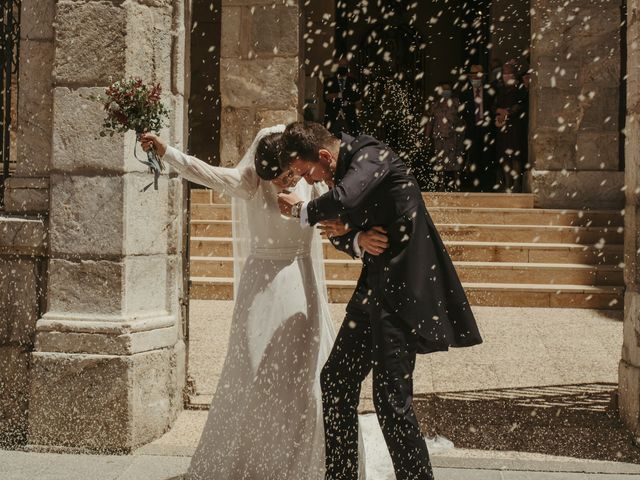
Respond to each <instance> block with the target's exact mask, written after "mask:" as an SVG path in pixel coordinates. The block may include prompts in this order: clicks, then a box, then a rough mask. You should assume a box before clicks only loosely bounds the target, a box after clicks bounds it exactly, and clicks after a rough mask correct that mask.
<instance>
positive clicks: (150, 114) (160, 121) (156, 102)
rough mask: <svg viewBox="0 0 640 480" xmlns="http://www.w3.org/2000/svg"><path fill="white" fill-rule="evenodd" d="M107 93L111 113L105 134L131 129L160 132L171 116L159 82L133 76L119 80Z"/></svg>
mask: <svg viewBox="0 0 640 480" xmlns="http://www.w3.org/2000/svg"><path fill="white" fill-rule="evenodd" d="M105 93H106V96H107V97H106V99H104V109H105V111H106V112H107V116H106V118H105V120H104V124H103V125H102V131H101V132H100V135H101V136H107V135H110V136H113V135H114V134H116V133H124V132H127V131H129V130H133V131H134V132H136V133H137V134H141V133H144V132H156V133H159V132H160V130H161V129H162V127H163V126H164V123H165V121H166V119H168V117H169V110H168V109H167V108H166V107H165V106H164V105H163V104H162V102H161V101H160V96H161V94H162V88H161V87H160V85H159V84H155V85H146V84H144V83H143V82H142V80H141V79H140V78H129V79H124V80H119V81H117V82H115V83H114V84H113V85H111V86H110V87H108V88H107V89H106V92H105Z"/></svg>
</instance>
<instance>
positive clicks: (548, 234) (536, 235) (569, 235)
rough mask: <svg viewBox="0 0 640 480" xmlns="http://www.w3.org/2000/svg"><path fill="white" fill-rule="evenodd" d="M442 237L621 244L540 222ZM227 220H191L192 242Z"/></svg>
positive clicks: (224, 233)
mask: <svg viewBox="0 0 640 480" xmlns="http://www.w3.org/2000/svg"><path fill="white" fill-rule="evenodd" d="M437 228H438V231H439V232H440V235H441V236H442V239H443V240H444V241H448V240H457V241H463V240H464V241H482V242H520V243H578V244H581V245H595V244H622V243H623V240H624V235H623V229H622V227H569V226H540V225H535V226H534V225H474V224H466V225H449V224H440V225H437ZM231 231H232V222H231V221H230V220H210V221H199V222H197V223H196V222H193V223H192V224H191V239H192V244H193V242H194V241H197V240H199V239H202V238H206V237H230V236H231V235H232V233H231Z"/></svg>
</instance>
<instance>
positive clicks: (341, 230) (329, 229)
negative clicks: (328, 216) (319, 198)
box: [318, 220, 351, 238]
mask: <svg viewBox="0 0 640 480" xmlns="http://www.w3.org/2000/svg"><path fill="white" fill-rule="evenodd" d="M318 228H319V229H320V232H321V233H322V236H323V237H325V238H331V237H341V236H343V235H346V234H347V233H349V232H350V231H351V228H349V227H348V226H347V225H345V224H344V223H342V222H341V221H340V220H327V221H324V222H320V223H319V224H318Z"/></svg>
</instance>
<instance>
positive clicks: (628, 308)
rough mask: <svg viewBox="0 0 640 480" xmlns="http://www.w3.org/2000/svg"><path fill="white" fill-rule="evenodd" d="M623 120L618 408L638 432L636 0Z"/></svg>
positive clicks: (639, 34) (639, 88)
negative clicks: (621, 339) (621, 332)
mask: <svg viewBox="0 0 640 480" xmlns="http://www.w3.org/2000/svg"><path fill="white" fill-rule="evenodd" d="M627 9H628V15H627V19H628V25H627V70H628V72H629V76H628V79H627V122H626V127H625V137H626V142H625V153H626V162H625V186H626V189H625V197H626V206H625V215H624V218H625V225H624V228H625V233H624V249H625V259H624V263H625V267H624V277H625V284H626V292H625V301H624V342H623V346H622V359H621V360H620V367H619V383H620V387H619V397H618V398H619V401H618V404H619V408H620V415H621V417H622V419H623V421H624V422H625V423H626V424H627V426H628V427H629V428H630V429H631V430H632V431H633V433H634V434H635V435H636V436H638V435H640V263H639V262H638V255H639V253H638V252H640V238H639V237H638V233H639V232H640V208H639V207H638V205H639V202H640V23H639V22H640V0H630V1H629V2H627Z"/></svg>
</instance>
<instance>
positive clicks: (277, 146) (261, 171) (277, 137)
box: [255, 133, 283, 181]
mask: <svg viewBox="0 0 640 480" xmlns="http://www.w3.org/2000/svg"><path fill="white" fill-rule="evenodd" d="M281 156H282V134H281V133H272V134H270V135H267V136H266V137H263V138H262V139H261V140H260V141H259V142H258V147H257V148H256V158H255V165H256V172H257V173H258V176H259V177H260V178H261V179H262V180H267V181H271V180H273V179H275V178H278V177H279V176H280V175H282V172H283V170H282V168H280V157H281Z"/></svg>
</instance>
